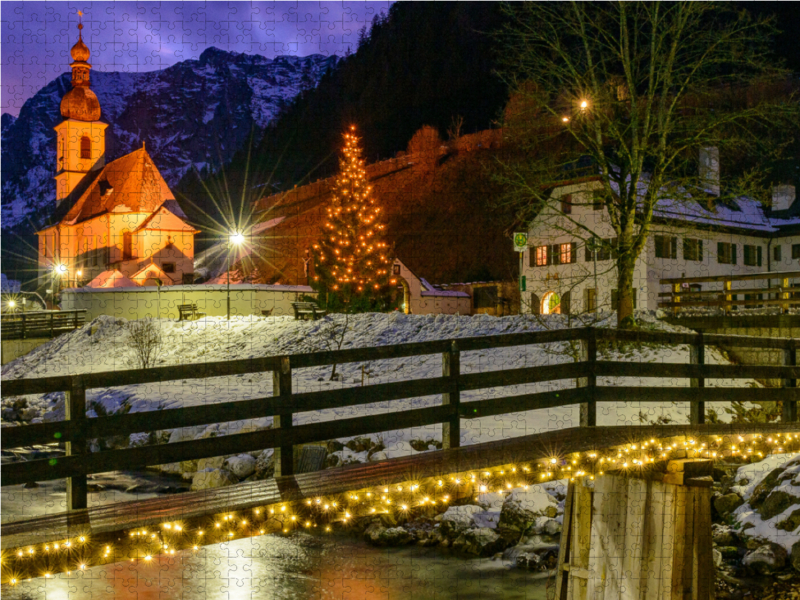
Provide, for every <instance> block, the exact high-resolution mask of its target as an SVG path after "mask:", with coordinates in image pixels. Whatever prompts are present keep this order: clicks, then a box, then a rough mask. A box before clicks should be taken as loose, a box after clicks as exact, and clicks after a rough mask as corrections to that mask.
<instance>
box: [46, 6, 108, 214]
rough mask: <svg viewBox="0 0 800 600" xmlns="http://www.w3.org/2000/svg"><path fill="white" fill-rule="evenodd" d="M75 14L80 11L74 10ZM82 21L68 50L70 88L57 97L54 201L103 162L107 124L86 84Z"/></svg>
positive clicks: (87, 54)
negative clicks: (101, 116)
mask: <svg viewBox="0 0 800 600" xmlns="http://www.w3.org/2000/svg"><path fill="white" fill-rule="evenodd" d="M78 15H79V16H83V13H82V12H80V11H78ZM82 30H83V22H82V21H81V22H79V23H78V41H77V43H76V44H75V45H74V46H73V47H72V49H71V50H70V55H71V56H72V63H70V68H71V69H72V89H71V90H70V91H68V92H67V93H66V94H64V97H63V98H62V99H61V116H63V117H64V119H65V120H64V121H62V122H61V123H59V124H58V125H56V127H55V130H56V132H57V133H58V149H57V152H58V154H57V156H58V164H57V167H56V185H57V190H56V201H57V202H60V201H61V200H63V199H64V198H66V197H67V196H68V195H69V194H70V193H71V192H72V190H74V189H75V187H76V186H77V185H78V184H79V183H80V182H81V180H82V179H83V178H84V176H85V175H86V174H87V173H89V172H90V171H96V170H97V169H101V168H102V167H103V166H104V165H105V162H106V161H105V153H106V135H105V129H106V127H108V125H106V124H105V123H101V122H100V101H99V100H98V99H97V95H95V93H94V92H93V91H92V89H91V87H89V71H90V69H91V68H92V65H90V64H89V56H90V55H91V53H90V52H89V48H88V47H87V46H86V44H85V43H84V41H83V33H82Z"/></svg>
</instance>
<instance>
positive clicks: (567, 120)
mask: <svg viewBox="0 0 800 600" xmlns="http://www.w3.org/2000/svg"><path fill="white" fill-rule="evenodd" d="M561 120H562V121H564V123H569V117H561Z"/></svg>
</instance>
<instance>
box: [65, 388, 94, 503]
mask: <svg viewBox="0 0 800 600" xmlns="http://www.w3.org/2000/svg"><path fill="white" fill-rule="evenodd" d="M64 395H65V396H66V397H65V398H64V407H65V409H66V420H67V421H70V425H71V426H70V438H71V439H70V440H69V441H67V456H78V455H80V454H85V453H86V438H85V437H84V432H83V428H82V427H81V425H84V424H85V423H81V421H85V420H86V389H85V388H84V387H83V378H82V377H81V376H80V375H74V376H73V377H72V380H71V385H70V389H69V390H67V391H66V392H65V393H64ZM87 505H88V488H87V486H86V475H74V476H72V477H67V510H79V509H81V508H86V507H87Z"/></svg>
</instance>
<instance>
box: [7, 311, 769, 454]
mask: <svg viewBox="0 0 800 600" xmlns="http://www.w3.org/2000/svg"><path fill="white" fill-rule="evenodd" d="M612 317H613V315H608V316H607V318H606V319H605V320H604V321H602V322H601V323H599V326H610V325H611V324H612V323H613V318H612ZM343 319H344V317H343V316H342V315H335V316H334V317H328V318H326V319H322V320H318V321H295V320H293V319H292V318H290V317H267V318H264V317H238V318H234V319H232V320H231V321H230V323H229V322H228V321H226V320H225V319H223V318H206V319H202V320H199V321H193V322H175V321H170V320H161V321H160V327H161V330H162V335H163V337H164V340H165V344H164V345H165V347H164V352H163V354H162V356H161V358H160V361H159V363H158V364H159V365H174V364H184V363H204V362H217V361H223V360H232V359H238V358H249V357H255V356H270V355H280V354H291V353H298V352H308V351H313V350H323V349H328V347H327V346H326V342H325V340H326V339H327V338H328V337H329V336H328V333H326V332H329V331H330V328H331V327H332V323H338V324H339V325H340V326H341V324H342V323H343ZM125 324H126V321H125V320H122V319H115V318H112V317H100V318H98V319H96V320H95V321H93V322H92V323H90V324H87V325H86V326H85V327H83V328H82V329H79V330H76V331H74V332H72V333H69V334H66V335H63V336H60V337H58V338H56V339H54V340H52V341H51V342H49V343H47V344H45V345H43V346H40V347H39V348H37V349H36V350H34V351H33V352H31V353H30V354H28V355H27V356H24V357H22V358H20V359H18V360H16V361H14V362H11V363H9V364H8V365H6V366H4V367H3V370H2V377H3V379H17V378H33V377H43V376H50V375H58V374H71V373H87V372H101V371H115V370H123V369H129V368H133V367H134V365H133V364H132V362H131V356H132V352H131V349H130V348H129V346H128V344H127V342H126V330H125ZM545 325H546V326H547V328H551V329H552V328H563V327H566V326H567V321H566V318H565V317H561V316H551V317H549V318H548V320H547V321H546V322H545ZM572 326H580V323H579V322H576V320H575V319H574V318H573V321H572ZM650 326H651V327H652V328H656V329H667V330H673V331H674V330H681V329H680V328H676V327H672V326H669V325H666V324H662V323H656V322H652V323H651V324H650ZM543 328H544V327H543V325H542V322H541V321H539V320H537V319H536V318H535V317H532V316H528V315H522V316H510V317H501V318H497V317H492V316H485V315H478V316H472V317H469V316H457V315H435V316H434V315H431V316H418V315H403V314H399V313H394V314H362V315H357V316H351V317H350V319H349V324H348V331H347V335H346V338H345V343H344V344H343V348H354V347H368V346H383V345H389V344H398V343H405V342H422V341H430V340H438V339H451V338H460V337H471V336H486V335H495V334H502V333H514V332H525V331H535V330H541V329H543ZM567 349H568V345H567V344H565V343H555V344H543V345H535V346H518V347H511V348H501V349H497V350H482V351H475V352H464V353H462V358H461V365H462V372H464V373H474V372H482V371H491V370H498V369H513V368H520V367H529V366H534V365H546V364H558V363H565V362H571V361H572V358H571V357H570V356H569V354H568V353H567ZM688 352H689V351H688V347H686V346H683V347H681V346H676V347H658V346H646V347H643V348H641V349H636V350H630V351H626V352H625V353H624V354H620V353H619V352H613V353H612V354H611V355H608V356H603V357H602V358H608V359H611V360H624V361H633V362H677V363H684V362H687V360H688ZM707 360H708V361H709V362H711V363H715V364H725V363H727V360H726V359H725V358H724V357H723V356H722V354H720V353H719V352H716V351H714V350H712V351H710V352H708V359H707ZM362 366H363V367H364V373H365V384H374V383H384V382H389V381H401V380H409V379H417V378H427V377H437V376H441V358H440V356H438V355H430V356H423V357H411V358H402V359H391V360H379V361H372V362H368V363H366V364H363V365H362V363H357V364H349V365H343V366H339V367H338V371H339V373H341V374H342V379H341V380H338V381H330V380H329V376H330V367H324V368H323V367H317V368H308V369H296V370H295V371H294V378H293V389H294V390H295V391H296V392H305V391H315V390H323V389H333V388H340V387H351V386H357V385H361V378H362ZM598 384H599V385H669V386H673V387H685V386H688V385H689V381H688V380H686V379H684V380H681V379H675V380H658V379H653V378H625V379H623V378H600V379H599V381H598ZM573 385H574V380H563V381H555V382H547V383H541V384H530V385H521V386H510V387H507V388H493V389H489V390H478V391H471V392H464V393H462V401H463V402H469V401H471V400H479V399H484V398H491V397H501V396H507V395H516V394H522V393H529V392H532V391H544V390H548V389H563V388H567V387H572V386H573ZM706 385H707V386H709V387H712V386H720V387H722V386H727V387H730V386H754V385H757V384H756V383H755V382H754V381H750V380H738V381H733V380H709V381H707V382H706ZM271 394H272V376H271V373H256V374H249V375H243V376H231V377H218V378H213V379H205V380H180V381H174V382H168V383H158V384H142V385H128V386H121V387H116V388H106V389H94V390H90V391H88V392H87V408H88V411H89V412H88V414H89V416H90V417H94V416H97V415H98V414H114V413H118V412H120V411H123V412H124V411H130V412H142V411H150V410H161V409H170V408H179V407H184V406H196V405H201V404H207V403H218V402H226V401H231V400H244V399H247V398H257V397H264V396H270V395H271ZM26 401H27V407H24V408H21V409H20V408H19V403H18V404H17V410H16V413H17V414H16V415H15V413H14V412H12V411H11V410H10V408H9V407H10V406H11V405H12V404H13V402H14V399H5V400H4V401H3V409H4V410H3V417H4V420H6V421H7V420H8V419H9V418H12V419H21V420H24V422H39V421H40V420H44V421H51V420H61V419H63V418H64V404H63V394H50V395H46V396H28V397H26ZM439 402H440V398H439V397H438V396H430V397H425V398H415V399H409V400H395V401H391V402H376V403H374V404H370V405H366V406H360V407H359V406H357V407H347V408H342V409H332V410H326V411H320V412H314V413H300V414H298V415H297V416H296V417H295V422H296V424H303V423H311V422H317V421H324V420H332V419H342V418H348V417H354V416H363V415H364V414H375V413H381V412H391V411H399V410H405V409H409V408H421V407H425V406H432V405H436V404H437V403H439ZM712 408H717V409H721V408H722V406H716V407H714V406H712ZM720 412H721V410H720ZM20 415H21V416H20ZM659 417H666V418H669V419H671V422H675V423H682V422H686V420H687V418H688V408H687V407H686V406H685V405H677V404H674V403H664V404H654V403H646V404H639V403H622V402H620V403H605V404H601V405H600V406H599V407H598V424H599V425H622V424H641V423H642V422H643V420H644V421H645V422H652V421H654V420H655V419H657V418H659ZM577 419H578V408H577V406H569V407H561V408H554V409H549V410H538V411H529V412H525V413H516V414H508V415H502V416H497V417H488V418H485V419H473V420H467V421H464V422H463V424H462V443H463V444H475V443H479V442H487V441H491V440H496V439H498V438H499V437H515V436H520V435H526V434H530V433H537V432H543V431H548V430H553V429H560V428H564V427H572V426H575V425H577V423H578V421H577ZM270 423H271V418H265V419H258V420H256V421H255V422H243V421H239V422H233V423H226V424H214V425H210V426H208V427H198V428H193V429H191V430H186V431H181V432H180V433H178V434H176V435H175V436H173V441H174V440H176V439H177V438H178V437H182V438H183V439H186V438H189V437H199V436H203V435H204V436H206V437H207V436H209V435H211V434H212V432H213V433H216V434H217V435H219V434H223V433H233V432H236V431H239V430H241V429H242V428H243V427H248V428H251V427H265V426H268V425H269V424H270ZM3 425H4V426H8V425H10V423H8V422H6V423H3ZM440 429H441V428H440V427H439V426H430V427H424V428H415V429H413V430H404V431H392V432H386V433H385V434H383V435H382V436H379V437H382V439H383V443H384V444H385V446H386V454H387V455H388V456H390V457H391V456H397V455H404V454H411V453H414V452H415V451H414V450H413V449H412V448H411V447H410V446H409V445H408V442H409V441H410V440H413V439H422V440H425V439H441V433H440ZM342 441H346V439H343V440H342Z"/></svg>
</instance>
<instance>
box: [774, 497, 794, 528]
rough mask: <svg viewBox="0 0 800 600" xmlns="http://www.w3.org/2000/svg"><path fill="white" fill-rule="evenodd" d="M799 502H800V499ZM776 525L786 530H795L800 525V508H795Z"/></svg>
mask: <svg viewBox="0 0 800 600" xmlns="http://www.w3.org/2000/svg"><path fill="white" fill-rule="evenodd" d="M798 504H800V501H799V502H798ZM775 527H777V528H778V529H783V530H784V531H794V530H795V529H797V528H798V527H800V508H797V509H795V510H793V511H792V513H791V514H790V515H789V516H788V517H786V518H785V519H783V520H782V521H781V522H780V523H778V524H776V525H775Z"/></svg>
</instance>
